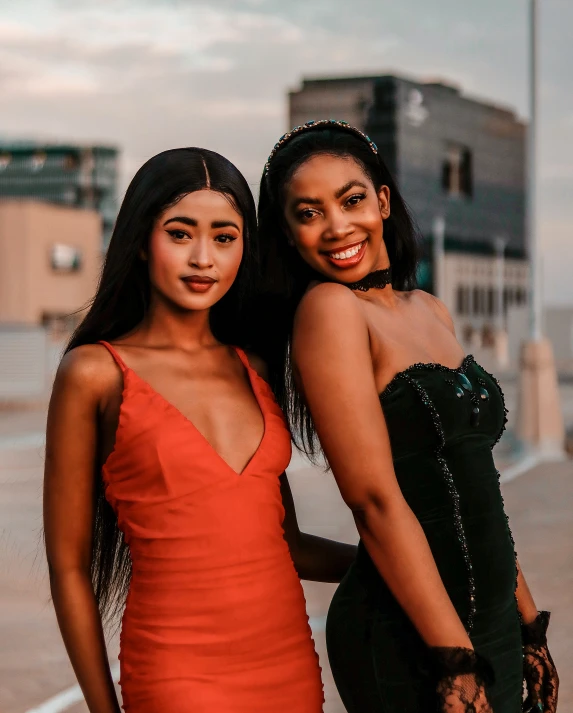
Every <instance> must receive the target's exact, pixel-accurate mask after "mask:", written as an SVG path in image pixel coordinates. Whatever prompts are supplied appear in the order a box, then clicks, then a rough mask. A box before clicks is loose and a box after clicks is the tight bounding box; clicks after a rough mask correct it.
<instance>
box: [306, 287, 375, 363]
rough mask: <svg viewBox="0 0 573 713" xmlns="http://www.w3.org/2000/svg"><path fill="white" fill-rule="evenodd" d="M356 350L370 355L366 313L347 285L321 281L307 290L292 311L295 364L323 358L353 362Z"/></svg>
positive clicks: (331, 361)
mask: <svg viewBox="0 0 573 713" xmlns="http://www.w3.org/2000/svg"><path fill="white" fill-rule="evenodd" d="M359 352H364V353H367V354H368V358H370V337H369V330H368V323H367V320H366V315H365V313H364V310H363V308H362V305H361V304H360V299H359V298H358V297H356V295H354V294H353V293H352V292H351V291H350V290H349V289H348V288H347V287H345V286H344V285H339V284H336V283H323V284H320V285H317V286H316V287H314V288H312V289H311V290H309V291H308V292H307V293H306V295H305V296H304V297H303V299H302V301H301V303H300V305H299V307H298V310H297V313H296V315H295V321H294V328H293V341H292V355H293V361H294V364H295V366H300V365H301V364H302V362H303V361H304V362H306V361H308V360H309V359H310V360H312V361H313V360H318V361H320V362H321V363H324V361H325V359H327V360H328V361H329V363H330V364H332V365H334V364H335V363H336V364H339V366H341V365H343V364H347V360H350V363H354V362H355V359H356V355H357V354H358V353H359Z"/></svg>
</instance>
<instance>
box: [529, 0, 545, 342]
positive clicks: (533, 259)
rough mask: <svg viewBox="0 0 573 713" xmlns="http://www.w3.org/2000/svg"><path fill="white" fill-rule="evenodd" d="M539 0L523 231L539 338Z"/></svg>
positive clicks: (533, 327) (533, 26)
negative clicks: (525, 239)
mask: <svg viewBox="0 0 573 713" xmlns="http://www.w3.org/2000/svg"><path fill="white" fill-rule="evenodd" d="M538 9H539V8H538V0H530V17H529V41H530V42H529V129H528V132H527V198H526V235H527V244H528V253H529V270H530V272H529V338H530V340H531V341H534V342H537V341H539V340H540V339H541V317H542V294H541V261H540V250H539V235H538V228H537V122H538V113H537V85H538V63H537V47H538V14H539V13H538Z"/></svg>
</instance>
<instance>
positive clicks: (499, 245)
mask: <svg viewBox="0 0 573 713" xmlns="http://www.w3.org/2000/svg"><path fill="white" fill-rule="evenodd" d="M506 245H507V240H506V239H505V238H504V237H502V236H501V235H498V236H497V237H495V238H494V240H493V246H494V250H495V291H496V293H497V296H496V310H495V317H496V319H495V326H496V329H497V331H498V332H502V331H504V330H505V319H504V304H503V288H504V287H505V246H506Z"/></svg>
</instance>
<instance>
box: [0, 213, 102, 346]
mask: <svg viewBox="0 0 573 713" xmlns="http://www.w3.org/2000/svg"><path fill="white" fill-rule="evenodd" d="M101 260H102V253H101V218H100V215H99V213H97V212H96V211H95V210H92V209H78V208H69V207H66V206H60V205H54V204H49V203H42V202H38V201H31V200H3V201H0V323H3V324H4V327H5V328H7V327H8V325H18V328H21V327H22V326H29V327H37V326H42V325H43V326H45V327H48V329H49V331H51V332H53V331H55V330H59V331H62V332H64V333H66V332H69V330H70V329H71V328H73V327H74V326H75V324H76V323H77V321H79V317H80V314H79V312H81V310H82V309H83V308H85V307H86V305H87V304H88V302H89V300H90V299H91V298H92V297H93V295H94V293H95V290H96V286H97V281H98V277H99V273H100V269H101Z"/></svg>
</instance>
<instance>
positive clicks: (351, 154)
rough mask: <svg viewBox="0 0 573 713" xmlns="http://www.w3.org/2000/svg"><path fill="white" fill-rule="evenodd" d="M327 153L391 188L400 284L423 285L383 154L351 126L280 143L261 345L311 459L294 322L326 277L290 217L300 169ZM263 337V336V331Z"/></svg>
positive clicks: (267, 227)
mask: <svg viewBox="0 0 573 713" xmlns="http://www.w3.org/2000/svg"><path fill="white" fill-rule="evenodd" d="M319 154H325V155H331V156H339V157H343V158H352V159H354V160H355V161H356V162H357V163H358V165H359V166H360V167H361V169H362V170H363V171H364V173H365V175H366V176H368V178H369V179H370V180H371V181H372V184H373V185H374V188H375V190H376V191H377V192H378V191H379V190H380V188H381V187H382V186H388V188H389V190H390V216H389V217H388V218H387V219H386V220H385V221H384V243H385V245H386V250H387V252H388V256H389V259H390V265H391V267H392V286H393V287H394V288H395V289H397V290H412V289H414V288H415V287H416V270H417V265H418V259H419V244H420V241H419V232H418V229H417V227H416V225H415V223H414V221H413V219H412V216H411V214H410V211H409V209H408V207H407V205H406V203H405V201H404V199H403V198H402V196H401V195H400V192H399V191H398V187H397V185H396V182H395V181H394V179H393V178H392V175H391V174H390V171H389V170H388V167H387V166H386V164H385V163H384V161H383V159H382V157H381V156H380V153H379V152H378V153H375V152H374V151H373V149H372V147H371V146H370V145H369V143H368V142H367V140H366V139H365V138H363V137H362V136H360V135H358V134H356V133H354V132H353V131H352V129H351V128H348V129H345V128H342V127H340V126H336V125H330V126H324V125H318V126H314V127H312V128H307V129H304V130H303V131H301V132H300V133H299V134H297V135H295V136H294V137H293V138H291V139H290V140H288V141H287V142H285V144H284V145H283V146H280V147H279V148H278V150H277V151H276V153H274V155H273V157H272V158H271V160H270V162H269V164H268V166H267V170H266V171H265V173H263V177H262V179H261V187H260V193H259V206H258V217H259V240H260V244H261V253H262V272H263V278H262V285H261V292H262V294H263V295H264V299H263V298H260V299H259V304H258V307H259V313H260V317H259V320H260V323H261V325H262V328H259V329H260V334H261V336H262V339H258V340H257V341H256V344H254V348H255V349H256V350H257V351H258V352H259V353H260V354H261V356H263V357H264V358H265V360H266V361H267V364H268V367H269V377H270V382H271V386H272V388H273V390H274V392H275V395H276V398H277V401H278V403H279V405H280V406H281V408H282V409H283V411H284V413H285V415H286V417H287V420H288V422H289V425H290V428H291V431H292V434H293V437H294V440H295V444H296V445H297V447H298V448H300V449H301V450H303V451H304V452H305V453H306V454H307V455H308V456H309V457H310V458H311V459H312V458H314V457H315V456H316V454H317V451H319V450H320V449H319V447H318V445H317V439H316V432H315V428H314V424H313V422H312V417H311V415H310V412H309V410H308V408H307V406H306V403H305V402H304V399H303V398H302V395H301V393H300V392H299V391H298V389H297V388H296V384H295V382H294V379H293V372H292V365H291V362H290V347H291V336H292V328H293V321H294V315H295V312H296V309H297V307H298V304H299V302H300V300H301V299H302V296H303V295H304V293H305V291H306V290H307V288H308V286H309V284H310V282H311V281H312V280H323V279H324V277H323V276H322V275H320V274H318V273H317V272H315V271H314V270H313V269H312V268H311V267H310V266H309V265H308V264H307V263H306V262H305V261H304V260H303V259H302V258H301V256H300V255H299V253H298V251H297V250H296V248H294V247H291V246H289V244H288V240H287V235H286V222H285V217H284V201H285V194H286V188H287V187H288V184H289V181H290V180H291V178H292V176H293V174H294V173H295V171H296V170H297V169H298V168H299V167H300V166H302V164H303V163H305V162H306V161H308V160H309V159H310V158H311V157H313V156H316V155H319ZM255 338H256V334H255Z"/></svg>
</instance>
